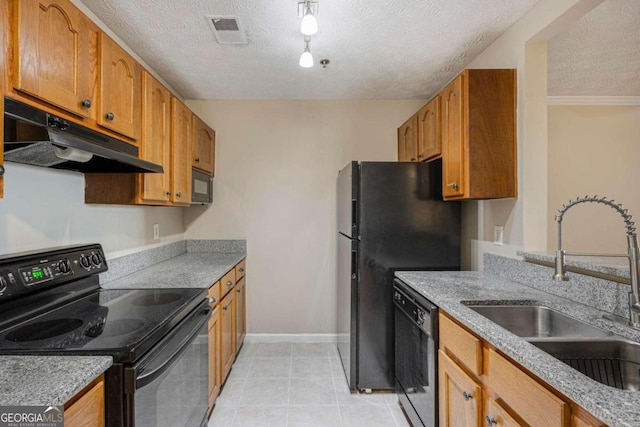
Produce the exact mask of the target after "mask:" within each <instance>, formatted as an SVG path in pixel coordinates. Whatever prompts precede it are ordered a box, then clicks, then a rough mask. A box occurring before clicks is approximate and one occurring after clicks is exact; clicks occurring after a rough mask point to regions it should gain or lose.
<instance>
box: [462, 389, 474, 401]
mask: <svg viewBox="0 0 640 427" xmlns="http://www.w3.org/2000/svg"><path fill="white" fill-rule="evenodd" d="M462 397H464V400H471V399H473V394H471V393H467V392H466V391H463V392H462Z"/></svg>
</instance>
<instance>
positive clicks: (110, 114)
mask: <svg viewBox="0 0 640 427" xmlns="http://www.w3.org/2000/svg"><path fill="white" fill-rule="evenodd" d="M104 117H105V118H106V119H107V120H109V121H111V120H113V119H114V118H115V117H116V116H114V115H113V113H107V114H106V115H105V116H104Z"/></svg>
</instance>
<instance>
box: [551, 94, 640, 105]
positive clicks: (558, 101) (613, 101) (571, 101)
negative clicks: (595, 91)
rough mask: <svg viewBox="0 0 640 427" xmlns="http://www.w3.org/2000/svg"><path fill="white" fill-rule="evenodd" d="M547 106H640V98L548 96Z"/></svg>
mask: <svg viewBox="0 0 640 427" xmlns="http://www.w3.org/2000/svg"><path fill="white" fill-rule="evenodd" d="M547 105H640V96H548V97H547Z"/></svg>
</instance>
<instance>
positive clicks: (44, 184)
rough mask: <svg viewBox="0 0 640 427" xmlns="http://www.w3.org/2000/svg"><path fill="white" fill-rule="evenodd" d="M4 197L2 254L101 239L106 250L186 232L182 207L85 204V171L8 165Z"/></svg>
mask: <svg viewBox="0 0 640 427" xmlns="http://www.w3.org/2000/svg"><path fill="white" fill-rule="evenodd" d="M5 169H6V171H5V175H4V199H0V254H5V253H13V252H18V251H23V250H35V249H42V248H48V247H53V246H60V245H71V244H80V243H102V244H103V247H104V250H105V252H107V253H108V254H109V253H112V252H115V251H125V250H128V249H133V248H136V249H137V248H139V247H141V246H144V245H148V244H153V243H155V242H154V241H153V224H154V223H158V224H160V227H161V235H162V236H163V238H162V241H164V242H166V241H169V240H175V239H179V238H181V237H182V235H183V231H184V225H183V213H182V211H183V209H182V208H166V207H162V208H160V207H136V206H107V205H85V204H84V175H82V174H80V173H76V172H68V171H58V170H55V169H47V168H40V167H34V166H25V165H20V164H16V163H5Z"/></svg>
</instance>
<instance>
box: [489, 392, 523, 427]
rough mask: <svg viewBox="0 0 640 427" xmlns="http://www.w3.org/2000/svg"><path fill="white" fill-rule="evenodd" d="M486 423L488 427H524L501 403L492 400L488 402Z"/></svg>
mask: <svg viewBox="0 0 640 427" xmlns="http://www.w3.org/2000/svg"><path fill="white" fill-rule="evenodd" d="M485 422H486V424H487V425H491V426H496V427H522V425H521V424H520V423H518V422H517V421H516V420H514V419H513V417H512V416H511V415H509V413H508V412H507V411H506V410H505V409H504V408H503V407H502V406H500V404H499V403H497V402H496V401H495V400H493V399H491V398H489V399H488V400H487V414H486V416H485Z"/></svg>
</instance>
